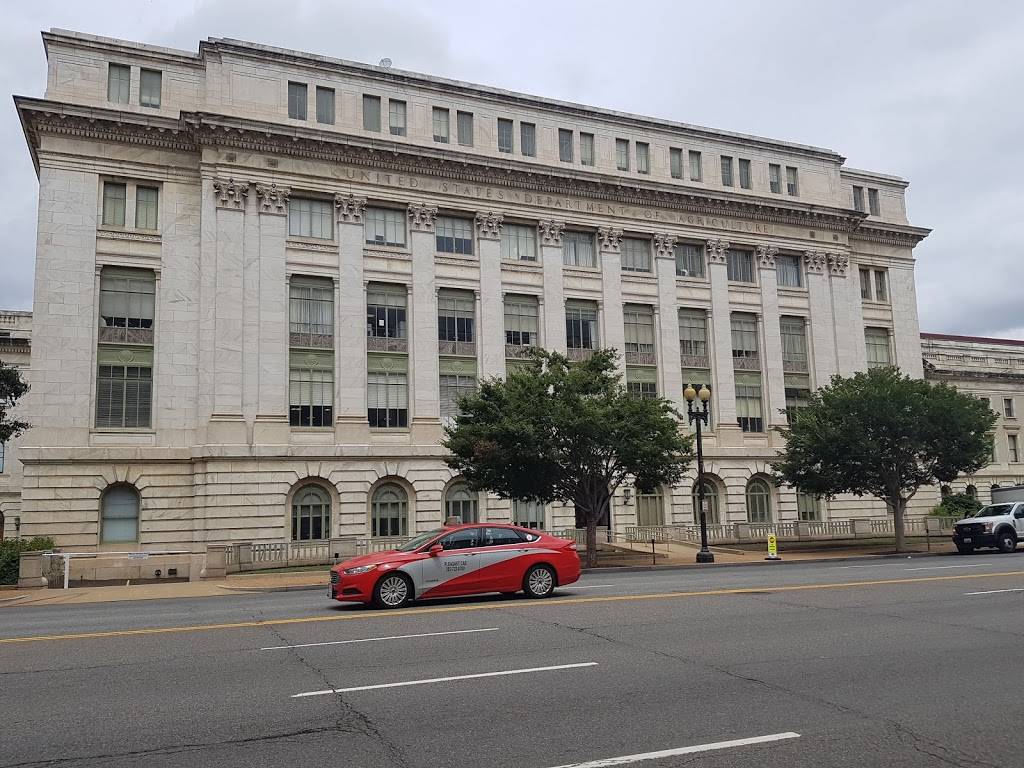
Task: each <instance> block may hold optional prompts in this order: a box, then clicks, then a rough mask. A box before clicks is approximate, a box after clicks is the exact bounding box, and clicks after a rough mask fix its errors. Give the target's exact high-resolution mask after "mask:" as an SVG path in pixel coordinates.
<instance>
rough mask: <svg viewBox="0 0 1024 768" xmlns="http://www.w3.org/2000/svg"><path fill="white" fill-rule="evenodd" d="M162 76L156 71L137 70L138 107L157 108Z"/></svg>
mask: <svg viewBox="0 0 1024 768" xmlns="http://www.w3.org/2000/svg"><path fill="white" fill-rule="evenodd" d="M162 83H163V75H162V74H161V73H160V71H159V70H156V69H140V70H139V106H141V107H159V106H160V91H161V87H162Z"/></svg>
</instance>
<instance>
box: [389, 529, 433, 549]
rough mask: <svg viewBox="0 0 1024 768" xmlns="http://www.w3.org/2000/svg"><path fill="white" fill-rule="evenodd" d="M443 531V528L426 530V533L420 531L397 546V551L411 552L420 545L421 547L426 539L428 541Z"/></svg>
mask: <svg viewBox="0 0 1024 768" xmlns="http://www.w3.org/2000/svg"><path fill="white" fill-rule="evenodd" d="M444 531H445V529H444V528H435V529H434V530H432V531H427V532H426V533H421V534H420V535H419V536H414V537H413V538H411V539H409V540H408V541H407V542H405V544H403V545H402V546H400V547H398V549H397V551H398V552H413V551H415V550H417V549H419V548H420V547H422V546H423V545H424V544H426V543H427V542H428V541H430V540H431V539H432V538H434V537H435V536H440V535H441V534H442V533H444Z"/></svg>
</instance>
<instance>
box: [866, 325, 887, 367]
mask: <svg viewBox="0 0 1024 768" xmlns="http://www.w3.org/2000/svg"><path fill="white" fill-rule="evenodd" d="M864 344H865V346H866V347H867V357H868V368H885V367H886V366H889V365H892V350H891V348H890V346H889V330H888V329H887V328H865V329H864Z"/></svg>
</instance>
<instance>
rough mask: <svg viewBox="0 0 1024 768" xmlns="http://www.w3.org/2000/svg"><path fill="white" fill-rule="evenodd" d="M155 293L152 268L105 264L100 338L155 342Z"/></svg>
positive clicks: (101, 340)
mask: <svg viewBox="0 0 1024 768" xmlns="http://www.w3.org/2000/svg"><path fill="white" fill-rule="evenodd" d="M155 294H156V280H155V278H154V276H153V273H152V272H150V271H148V270H144V269H121V268H118V267H104V268H103V272H102V273H101V274H100V334H99V340H100V342H101V343H102V342H128V343H133V344H138V343H143V344H151V343H152V342H153V317H154V299H155ZM139 331H141V332H142V333H140V332H139Z"/></svg>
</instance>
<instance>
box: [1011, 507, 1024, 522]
mask: <svg viewBox="0 0 1024 768" xmlns="http://www.w3.org/2000/svg"><path fill="white" fill-rule="evenodd" d="M1013 516H1014V517H1016V518H1017V519H1018V520H1019V519H1020V518H1022V517H1024V509H1018V510H1017V511H1016V512H1014V513H1013Z"/></svg>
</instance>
